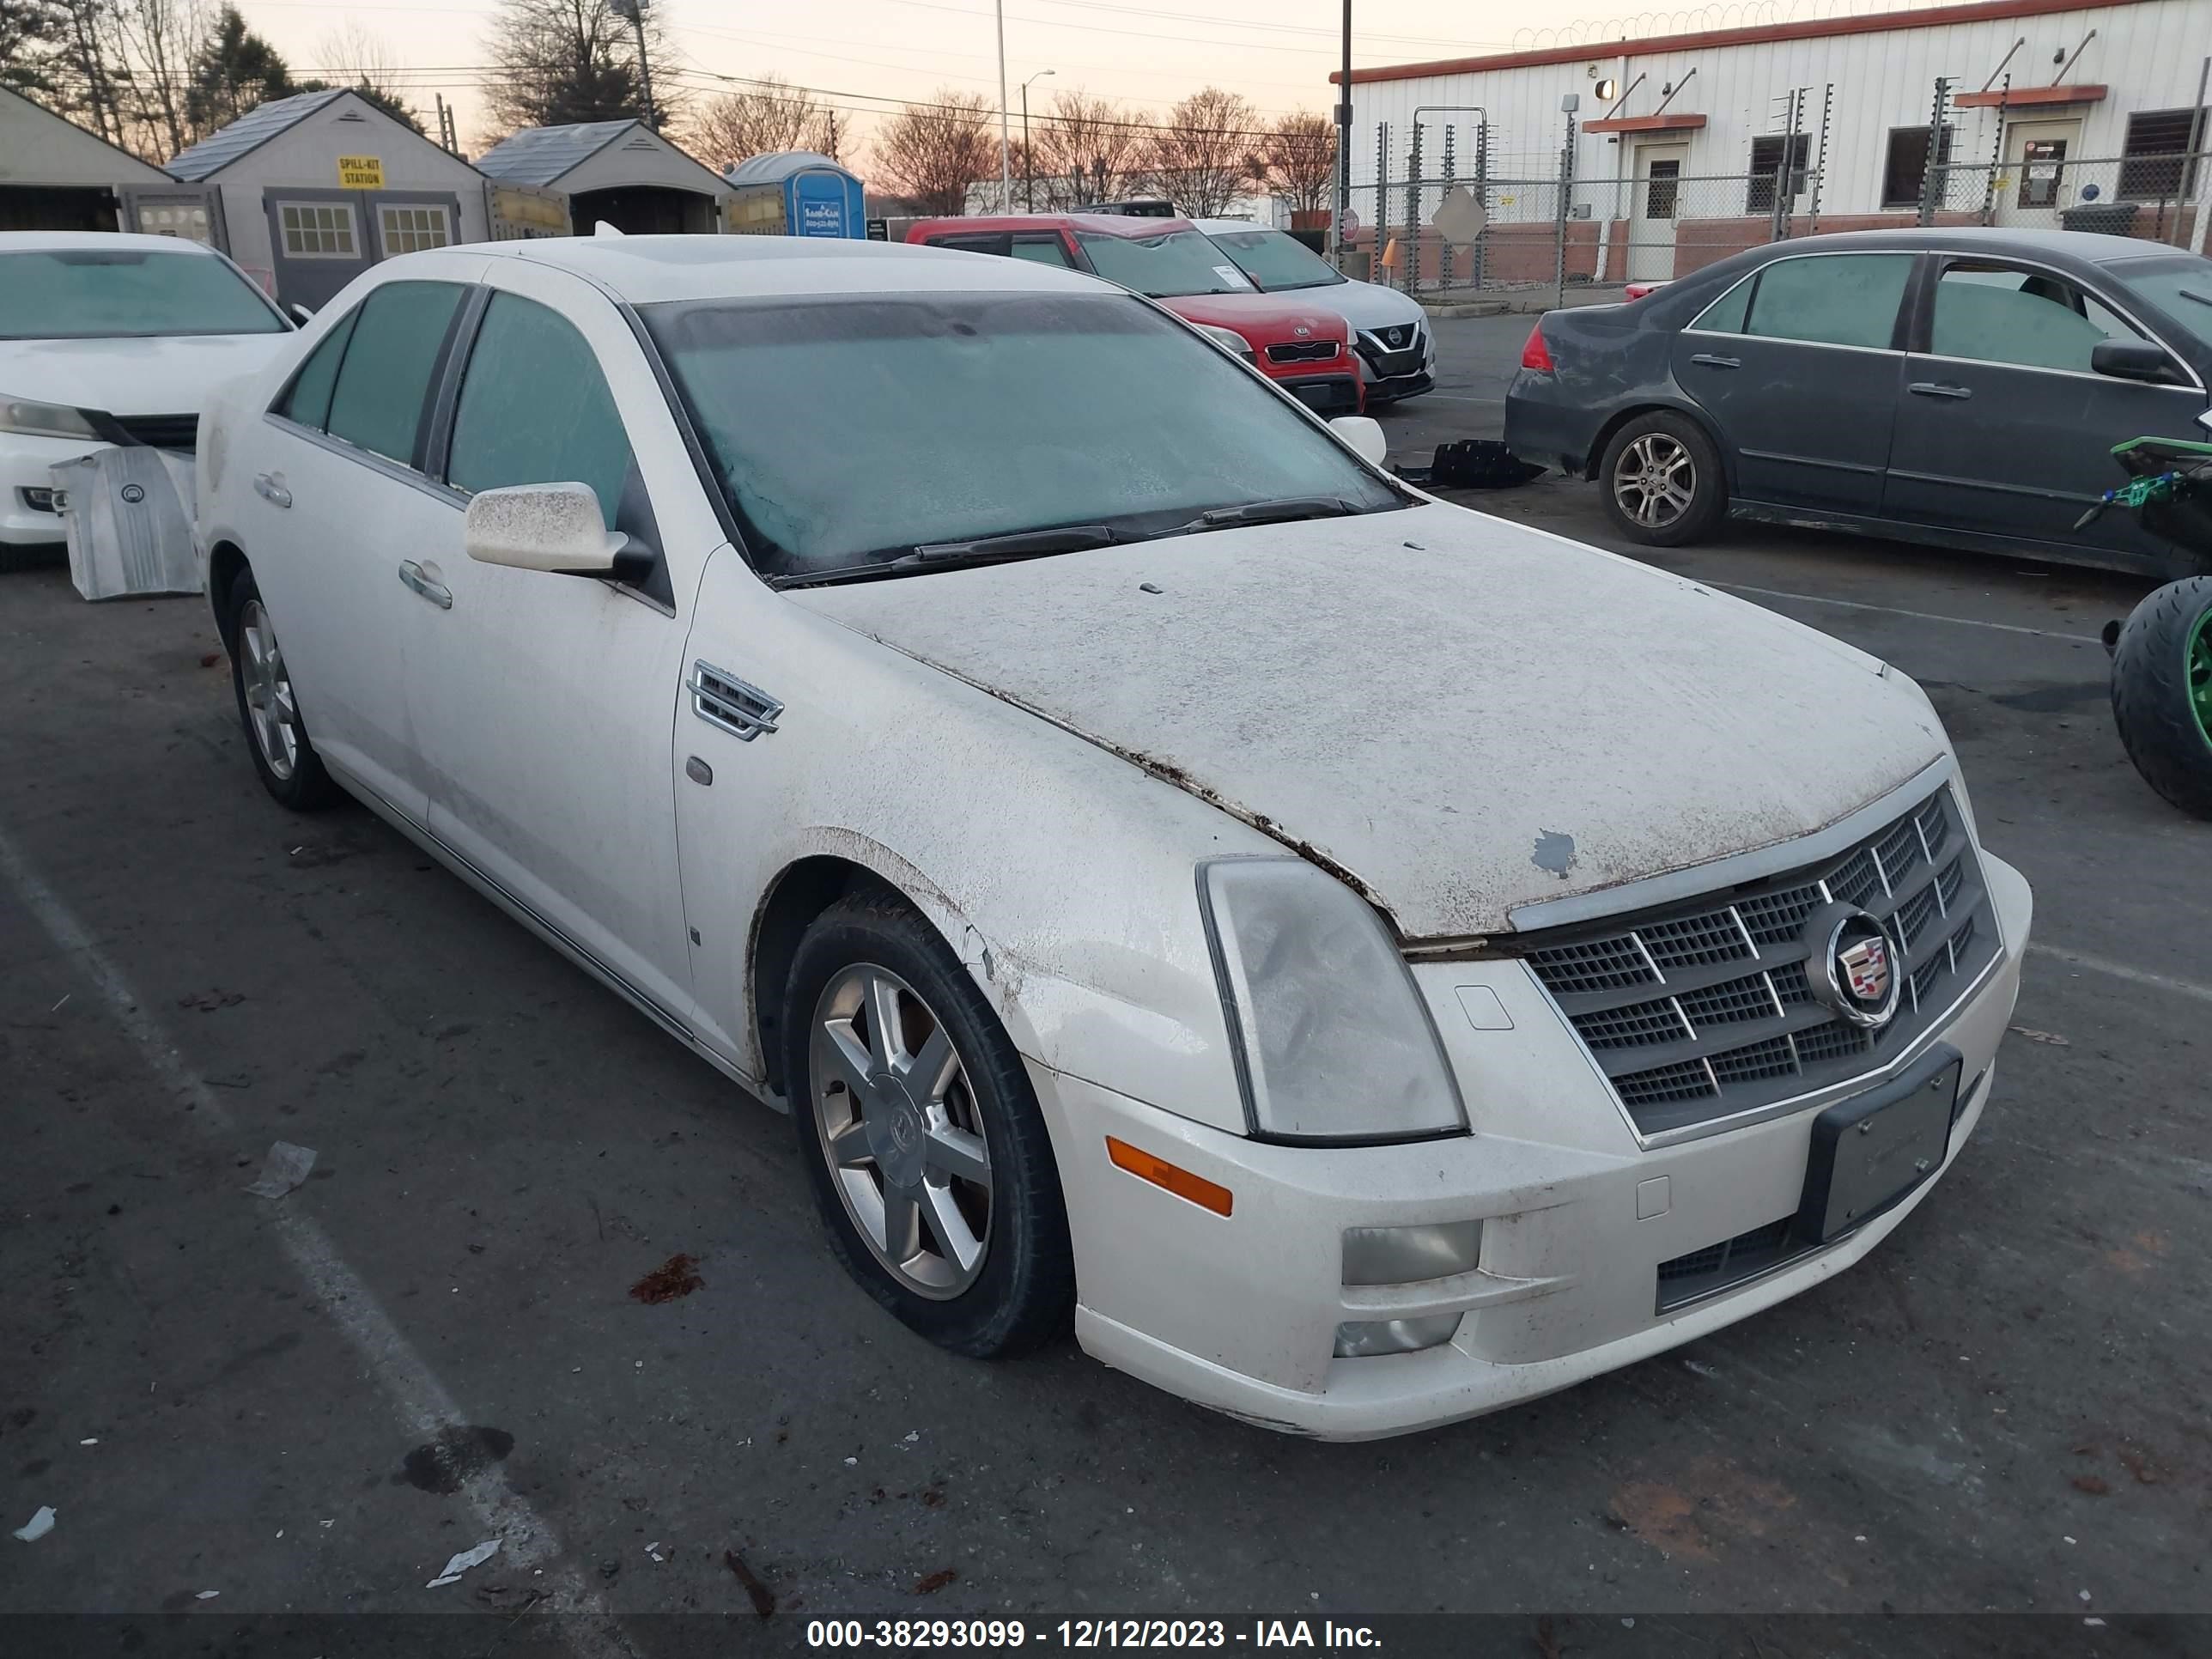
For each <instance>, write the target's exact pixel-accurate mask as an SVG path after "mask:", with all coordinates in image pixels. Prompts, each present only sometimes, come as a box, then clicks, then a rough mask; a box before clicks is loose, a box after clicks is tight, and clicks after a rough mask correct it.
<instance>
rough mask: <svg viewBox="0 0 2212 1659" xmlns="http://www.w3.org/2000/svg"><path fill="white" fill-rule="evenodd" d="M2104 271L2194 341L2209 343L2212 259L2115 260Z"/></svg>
mask: <svg viewBox="0 0 2212 1659" xmlns="http://www.w3.org/2000/svg"><path fill="white" fill-rule="evenodd" d="M2105 269H2106V270H2109V271H2110V272H2112V275H2113V276H2115V277H2116V278H2118V281H2119V282H2120V283H2123V284H2124V285H2125V286H2126V287H2127V288H2128V289H2130V291H2131V292H2133V293H2136V294H2140V295H2142V297H2143V298H2144V299H2146V300H2148V301H2150V302H2151V303H2152V304H2153V305H2154V306H2156V307H2158V308H2159V309H2160V311H2162V312H2164V313H2166V315H2167V316H2169V317H2171V318H2172V319H2173V320H2174V321H2175V322H2177V323H2179V324H2180V325H2182V326H2183V327H2184V328H2185V329H2187V330H2188V331H2190V332H2191V334H2194V335H2195V336H2196V337H2197V338H2198V339H2200V340H2203V341H2205V342H2207V343H2212V259H2205V258H2199V257H2198V256H2197V255H2196V254H2194V253H2177V254H2172V255H2170V256H2168V257H2167V258H2160V259H2124V260H2117V261H2115V262H2114V263H2113V264H2109V265H2107V266H2106V267H2105Z"/></svg>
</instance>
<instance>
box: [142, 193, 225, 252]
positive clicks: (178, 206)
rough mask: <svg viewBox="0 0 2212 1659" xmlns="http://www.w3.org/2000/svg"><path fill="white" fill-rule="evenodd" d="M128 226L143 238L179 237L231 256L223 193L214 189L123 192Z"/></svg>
mask: <svg viewBox="0 0 2212 1659" xmlns="http://www.w3.org/2000/svg"><path fill="white" fill-rule="evenodd" d="M123 215H124V226H125V228H126V229H129V230H135V231H137V232H138V233H139V234H141V235H143V236H179V237H182V238H183V239H184V240H186V241H188V242H197V243H198V244H200V246H203V247H211V248H214V249H215V250H216V252H219V253H228V252H230V235H229V232H228V228H227V227H225V225H224V224H223V222H222V191H221V190H220V189H219V188H217V187H216V185H197V186H195V185H175V186H173V187H165V186H159V185H157V186H155V187H153V188H150V189H149V188H145V187H143V186H140V185H125V187H124V191H123Z"/></svg>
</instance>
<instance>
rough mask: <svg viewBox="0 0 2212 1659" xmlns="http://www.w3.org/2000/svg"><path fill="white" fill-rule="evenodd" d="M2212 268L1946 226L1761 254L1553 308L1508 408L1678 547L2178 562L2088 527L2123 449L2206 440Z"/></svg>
mask: <svg viewBox="0 0 2212 1659" xmlns="http://www.w3.org/2000/svg"><path fill="white" fill-rule="evenodd" d="M2208 383H2212V261H2208V260H2206V259H2203V258H2198V257H2197V256H2196V255H2194V254H2190V253H2184V252H2179V251H2177V250H2176V249H2173V248H2170V247H2166V246H2161V245H2160V244H2158V243H2155V242H2146V241H2139V240H2134V239H2132V238H2129V237H2124V236H2093V235H2087V234H2081V233H2076V232H2067V231H2007V230H1985V229H1979V228H1970V229H1951V230H1944V229H1931V230H1898V231H1861V232H1854V233H1851V234H1845V235H1838V236H1808V237H1804V238H1802V239H1800V240H1796V241H1788V242H1778V243H1775V244H1773V245H1771V246H1766V247H1760V248H1754V249H1752V250H1750V251H1749V252H1744V253H1740V254H1737V255H1735V256H1734V257H1733V258H1728V259H1723V260H1722V261H1720V262H1719V263H1718V264H1712V265H1709V266H1707V267H1706V268H1705V270H1700V271H1698V272H1697V273H1695V274H1694V275H1692V276H1686V277H1683V278H1681V279H1680V280H1679V281H1676V282H1674V283H1668V285H1667V286H1666V287H1664V288H1662V289H1658V290H1657V291H1656V292H1655V293H1653V294H1651V295H1649V296H1648V297H1646V298H1644V299H1641V300H1638V301H1634V302H1632V303H1630V304H1626V305H1613V306H1590V307H1583V308H1580V309H1577V310H1571V311H1554V312H1550V313H1547V314H1546V315H1545V316H1544V317H1543V318H1542V319H1541V321H1540V322H1539V323H1538V324H1537V325H1536V328H1535V330H1534V331H1533V332H1532V333H1531V334H1530V335H1529V337H1528V347H1527V349H1526V350H1525V351H1524V353H1523V354H1522V368H1521V372H1520V374H1518V375H1516V377H1515V379H1514V381H1513V385H1512V387H1511V389H1510V392H1508V394H1507V397H1506V402H1505V441H1506V442H1507V443H1508V444H1509V445H1510V446H1511V447H1512V449H1513V451H1514V453H1516V454H1517V455H1519V456H1520V457H1522V459H1525V460H1528V461H1534V462H1541V463H1542V464H1544V465H1552V466H1557V467H1559V468H1561V469H1562V470H1564V471H1568V472H1571V473H1577V474H1579V475H1581V476H1583V477H1588V478H1592V479H1595V480H1597V481H1598V482H1599V483H1600V485H1601V488H1602V489H1603V490H1604V492H1605V505H1606V507H1607V511H1608V512H1609V513H1611V515H1612V517H1613V522H1614V523H1615V524H1616V525H1617V526H1619V527H1620V531H1621V532H1622V533H1623V534H1624V535H1626V536H1628V537H1630V538H1633V539H1634V540H1637V541H1640V542H1646V543H1650V544H1655V545H1658V546H1662V547H1672V546H1679V545H1680V544H1683V543H1686V542H1690V541H1694V540H1696V539H1698V538H1700V537H1702V536H1705V535H1707V534H1709V533H1710V532H1711V531H1712V530H1713V528H1714V527H1715V526H1717V524H1718V523H1719V522H1720V520H1721V519H1722V518H1723V516H1724V515H1727V514H1730V513H1733V514H1735V516H1737V517H1739V518H1747V519H1759V520H1767V521H1770V522H1774V523H1782V524H1795V525H1809V526H1816V527H1826V528H1835V529H1849V530H1857V531H1862V532H1868V533H1870V534H1874V535H1879V536H1893V537H1897V538H1901V539H1904V540H1907V541H1916V542H1929V543H1936V544H1943V545H1948V546H1957V547H1965V548H1977V549H1987V550H1994V551H2002V552H2007V553H2028V554H2032V555H2034V556H2039V557H2045V558H2055V559H2065V560H2071V561H2075V562H2084V563H2091V564H2103V565H2111V566H2114V567H2118V568H2125V569H2135V570H2148V571H2154V572H2155V571H2163V570H2165V569H2166V568H2169V567H2170V566H2172V564H2173V563H2174V562H2175V555H2174V552H2173V550H2172V549H2171V548H2170V547H2168V546H2166V544H2162V543H2160V542H2158V541H2156V540H2155V539H2154V538H2152V537H2150V536H2149V535H2148V534H2146V533H2145V532H2143V531H2142V528H2141V527H2140V526H2138V525H2137V523H2136V518H2135V515H2134V514H2132V513H2106V514H2105V515H2104V516H2103V517H2101V518H2100V519H2099V520H2097V521H2096V522H2095V523H2094V524H2093V525H2092V526H2090V527H2089V528H2087V529H2086V530H2081V531H2077V530H2075V527H2074V525H2075V520H2076V519H2078V518H2080V517H2081V513H2082V512H2083V511H2084V510H2085V509H2086V508H2087V507H2088V506H2089V505H2090V504H2091V503H2092V502H2093V501H2095V500H2096V499H2097V497H2098V496H2099V495H2101V494H2102V493H2103V492H2104V491H2105V490H2106V489H2109V488H2111V487H2112V486H2113V485H2114V484H2117V483H2122V482H2124V477H2123V475H2122V473H2121V472H2120V471H2119V469H2118V467H2116V466H2115V465H2113V463H2112V459H2111V457H2110V455H2109V454H2108V453H2107V452H2108V451H2109V450H2110V449H2111V447H2112V445H2114V444H2116V443H2119V442H2121V441H2124V440H2126V439H2129V438H2134V437H2140V436H2143V435H2159V436H2163V437H2172V438H2194V439H2197V440H2203V438H2204V437H2205V436H2206V427H2207V422H2208V416H2207V410H2208V398H2207V395H2206V391H2205V388H2206V386H2207V384H2208Z"/></svg>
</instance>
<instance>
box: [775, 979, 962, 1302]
mask: <svg viewBox="0 0 2212 1659" xmlns="http://www.w3.org/2000/svg"><path fill="white" fill-rule="evenodd" d="M809 1047H810V1053H811V1058H812V1061H813V1064H812V1066H811V1073H812V1074H811V1078H810V1079H809V1083H810V1086H811V1095H812V1101H811V1107H812V1109H813V1112H814V1115H815V1124H816V1127H817V1128H818V1129H819V1130H820V1132H821V1133H820V1136H819V1139H820V1144H821V1146H822V1148H823V1156H824V1157H825V1158H827V1159H828V1161H829V1176H830V1181H831V1183H832V1184H833V1185H834V1186H835V1187H836V1189H837V1195H838V1197H839V1198H840V1199H841V1200H842V1201H843V1203H844V1206H845V1212H846V1213H847V1214H848V1216H850V1217H851V1218H852V1221H853V1224H854V1226H855V1227H857V1228H858V1229H859V1230H860V1236H861V1237H862V1238H864V1239H865V1240H866V1242H867V1245H868V1248H869V1249H871V1250H872V1251H873V1252H874V1254H875V1256H876V1259H877V1260H878V1261H880V1262H881V1263H882V1264H883V1265H884V1267H886V1268H888V1269H889V1270H890V1273H891V1274H892V1275H893V1276H894V1277H895V1278H896V1279H897V1280H898V1281H899V1283H900V1284H902V1285H905V1286H906V1287H907V1288H908V1289H909V1290H911V1291H914V1292H915V1294H917V1295H920V1296H924V1297H930V1298H931V1299H933V1300H938V1301H943V1300H946V1299H949V1298H951V1297H956V1296H958V1295H959V1294H960V1293H961V1292H962V1291H964V1290H966V1289H967V1288H968V1287H969V1285H972V1284H974V1283H975V1278H976V1276H977V1274H979V1273H981V1271H982V1268H983V1257H984V1252H985V1249H986V1246H987V1243H988V1241H989V1239H990V1236H991V1205H992V1201H993V1183H992V1177H991V1151H990V1146H989V1143H988V1141H987V1138H986V1135H985V1133H984V1127H983V1119H982V1115H981V1113H979V1112H978V1111H977V1109H976V1106H975V1097H974V1096H973V1094H972V1093H971V1092H970V1091H969V1082H968V1072H967V1067H966V1066H965V1064H964V1063H963V1060H962V1059H961V1056H960V1054H959V1052H958V1050H957V1048H955V1047H954V1046H953V1041H952V1036H951V1033H950V1032H949V1031H948V1030H946V1028H945V1023H944V1021H943V1020H942V1019H940V1018H939V1017H938V1014H937V1012H936V1011H935V1010H934V1009H933V1008H931V1007H930V1006H929V1005H928V1004H927V1002H925V1001H924V1000H922V999H921V995H920V994H918V993H917V992H916V991H915V989H914V987H912V986H911V985H909V984H908V983H907V982H906V981H904V980H902V979H901V978H900V977H899V976H898V975H896V974H894V973H892V972H891V971H890V969H886V968H880V967H877V966H875V965H874V964H872V963H854V964H853V965H852V966H850V967H848V968H846V969H843V970H842V972H840V973H838V974H837V975H836V976H835V977H833V978H832V979H831V980H830V981H829V984H828V985H827V986H825V987H823V992H822V995H821V997H820V999H819V1000H817V1003H816V1004H815V1010H814V1018H813V1022H812V1032H811V1042H810V1045H809Z"/></svg>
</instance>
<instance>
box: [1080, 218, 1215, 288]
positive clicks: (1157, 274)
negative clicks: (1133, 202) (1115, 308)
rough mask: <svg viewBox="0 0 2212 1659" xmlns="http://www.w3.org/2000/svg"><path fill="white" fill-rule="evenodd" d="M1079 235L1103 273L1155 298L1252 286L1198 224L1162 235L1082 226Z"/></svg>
mask: <svg viewBox="0 0 2212 1659" xmlns="http://www.w3.org/2000/svg"><path fill="white" fill-rule="evenodd" d="M1075 240H1077V241H1079V242H1080V243H1081V244H1082V245H1083V251H1084V252H1085V254H1086V255H1088V256H1089V257H1090V260H1091V269H1093V270H1096V271H1097V273H1098V274H1099V275H1100V276H1103V277H1104V278H1105V279H1106V280H1107V281H1108V282H1109V283H1121V286H1122V287H1123V288H1133V289H1136V290H1137V292H1138V293H1139V294H1149V295H1152V298H1153V299H1155V300H1169V299H1174V298H1176V296H1178V295H1188V294H1249V293H1250V292H1251V291H1252V284H1251V283H1250V282H1249V281H1248V280H1246V278H1245V276H1244V273H1243V271H1241V270H1237V266H1236V264H1235V262H1234V261H1232V260H1231V258H1229V256H1228V255H1227V254H1225V253H1224V252H1222V251H1221V250H1220V249H1219V248H1218V247H1216V246H1214V245H1213V244H1212V242H1210V241H1208V240H1206V238H1205V237H1203V236H1201V235H1200V234H1198V232H1196V231H1194V230H1171V231H1170V232H1168V233H1167V234H1165V235H1164V236H1107V235H1102V234H1100V233H1098V232H1097V231H1095V230H1079V231H1077V232H1076V233H1075Z"/></svg>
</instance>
